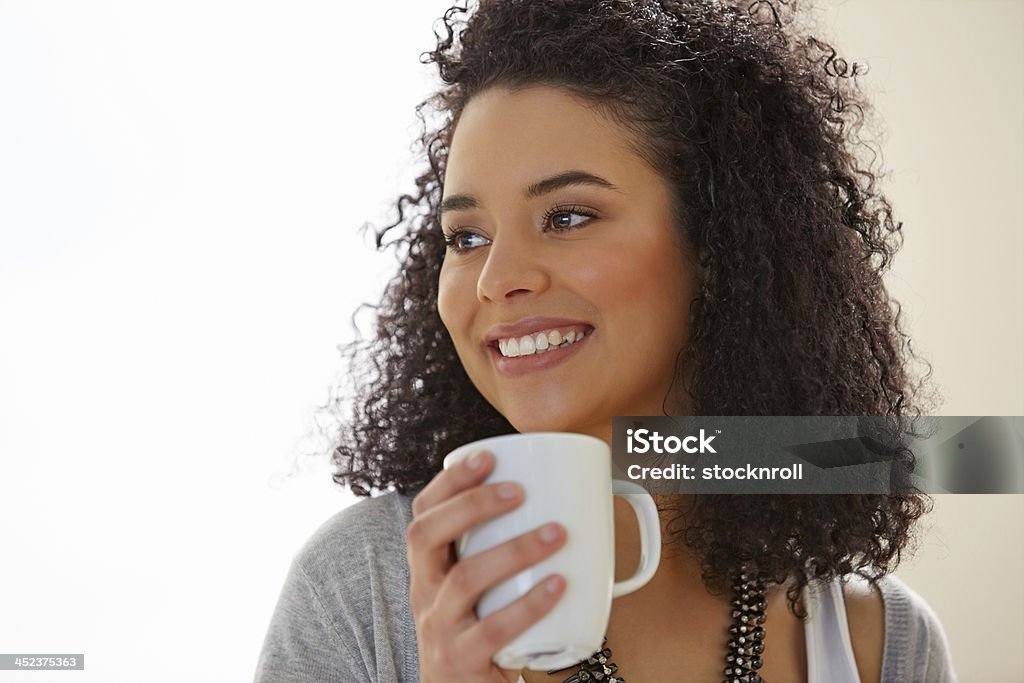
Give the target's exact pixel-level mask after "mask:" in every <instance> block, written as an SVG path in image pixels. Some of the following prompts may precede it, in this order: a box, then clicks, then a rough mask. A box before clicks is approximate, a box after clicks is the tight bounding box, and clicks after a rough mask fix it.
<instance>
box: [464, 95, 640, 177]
mask: <svg viewBox="0 0 1024 683" xmlns="http://www.w3.org/2000/svg"><path fill="white" fill-rule="evenodd" d="M567 168H579V169H585V170H587V171H590V172H596V173H598V174H599V175H602V176H604V177H608V176H615V177H616V178H618V180H619V181H622V180H623V179H625V178H626V177H629V176H631V175H634V174H637V173H641V174H643V173H644V172H646V173H647V174H649V173H651V170H650V169H649V167H647V166H646V164H645V162H644V161H643V160H642V159H641V158H640V157H639V156H638V155H637V154H636V153H635V151H634V150H633V148H632V146H631V139H630V137H629V135H628V134H627V132H626V131H625V130H624V129H623V128H622V126H621V125H620V124H618V123H616V122H615V121H614V120H613V119H611V118H610V117H609V116H608V115H607V114H605V113H604V112H602V111H601V110H600V109H599V108H598V107H596V106H594V105H592V104H591V103H588V102H586V101H585V100H582V99H580V98H578V97H575V96H573V95H570V94H568V93H567V92H565V91H563V90H559V89H557V88H552V87H548V86H532V87H528V88H524V89H519V90H510V89H508V88H503V87H495V88H490V89H488V90H485V91H484V92H482V93H480V94H478V95H476V96H474V97H473V98H472V99H471V100H470V101H469V102H468V103H467V104H466V106H465V108H464V109H463V111H462V115H461V117H460V119H459V122H458V124H457V125H456V128H455V133H454V135H453V136H452V144H451V148H450V150H449V154H448V164H447V169H446V173H445V194H449V193H450V192H456V191H457V192H466V191H472V190H474V189H480V188H478V187H476V186H478V185H481V184H486V183H489V182H491V181H494V182H499V183H503V184H507V183H514V186H515V187H516V188H519V187H523V186H526V185H528V184H529V183H531V182H534V181H535V180H536V179H537V178H539V177H545V176H548V175H551V174H553V173H558V172H561V171H564V170H565V169H567ZM609 180H612V182H613V183H616V184H619V183H617V182H616V181H615V180H613V179H612V178H609Z"/></svg>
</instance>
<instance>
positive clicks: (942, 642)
mask: <svg viewBox="0 0 1024 683" xmlns="http://www.w3.org/2000/svg"><path fill="white" fill-rule="evenodd" d="M878 587H879V588H880V589H881V593H882V599H883V601H884V602H885V660H884V663H883V666H884V669H883V672H884V673H885V675H884V676H883V683H887V681H889V680H914V681H926V682H927V683H932V682H940V681H941V682H946V681H955V680H956V674H955V673H954V671H953V663H952V659H951V657H950V652H949V643H948V642H947V641H946V633H945V631H943V629H942V622H940V621H939V618H938V616H936V614H935V611H934V610H933V609H932V608H931V605H929V604H928V603H927V602H926V601H925V599H924V598H922V597H921V596H920V595H918V594H917V593H916V592H914V591H913V590H912V589H911V588H910V587H909V586H907V584H905V583H904V582H903V581H902V580H900V579H899V578H897V577H895V576H891V575H890V576H886V577H884V578H882V579H881V580H880V581H879V582H878ZM890 674H891V676H890Z"/></svg>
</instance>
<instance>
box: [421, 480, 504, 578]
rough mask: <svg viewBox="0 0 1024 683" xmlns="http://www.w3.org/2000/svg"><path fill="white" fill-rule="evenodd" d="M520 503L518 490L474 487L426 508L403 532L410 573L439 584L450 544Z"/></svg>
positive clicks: (447, 564) (447, 565)
mask: <svg viewBox="0 0 1024 683" xmlns="http://www.w3.org/2000/svg"><path fill="white" fill-rule="evenodd" d="M522 500H523V489H522V486H520V485H519V484H517V483H515V482H502V483H499V484H487V485H485V486H475V487H473V488H471V489H469V490H468V491H462V492H461V493H458V494H456V495H455V496H454V497H452V498H449V499H448V500H445V501H444V502H442V503H440V504H439V505H435V506H434V507H432V508H430V509H429V510H427V511H426V512H424V513H423V514H422V515H420V516H419V517H417V518H415V519H413V520H412V522H411V523H410V524H409V527H408V528H407V529H406V543H407V544H408V553H409V568H410V570H411V571H416V572H419V573H420V575H421V576H422V577H425V578H426V579H427V580H428V581H436V582H438V583H440V582H441V580H442V579H443V578H444V575H445V574H446V573H447V572H448V569H449V568H450V567H451V566H452V557H451V544H452V543H453V542H454V541H455V540H456V539H457V538H459V537H460V536H461V535H462V534H464V533H466V532H467V531H469V530H470V529H472V528H474V527H477V526H480V525H481V524H483V523H484V522H486V521H487V520H489V519H492V518H494V517H497V516H498V515H501V514H504V513H506V512H508V511H510V510H512V509H513V508H515V507H516V506H518V505H519V504H520V503H521V502H522Z"/></svg>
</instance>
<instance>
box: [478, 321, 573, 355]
mask: <svg viewBox="0 0 1024 683" xmlns="http://www.w3.org/2000/svg"><path fill="white" fill-rule="evenodd" d="M584 335H585V330H584V328H578V329H576V328H574V329H570V330H566V331H565V333H564V334H563V333H562V332H559V331H558V330H543V331H541V332H535V333H534V334H528V335H526V336H523V337H509V338H507V339H499V340H498V350H499V351H501V355H502V356H504V357H505V358H516V357H518V356H532V355H534V354H539V353H547V352H548V351H554V350H555V349H564V348H565V347H567V346H570V345H572V344H576V343H578V342H579V341H580V340H581V339H583V337H584Z"/></svg>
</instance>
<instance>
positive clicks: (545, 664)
mask: <svg viewBox="0 0 1024 683" xmlns="http://www.w3.org/2000/svg"><path fill="white" fill-rule="evenodd" d="M482 450H486V451H490V452H491V453H493V454H494V460H495V466H494V471H493V472H491V475H490V476H489V477H488V478H487V480H486V483H493V482H501V481H514V482H518V483H519V484H520V485H521V486H522V487H523V490H524V492H525V499H524V501H523V503H522V504H521V505H520V506H519V507H518V508H516V509H515V510H512V511H511V512H508V513H506V514H504V515H501V516H500V517H497V518H495V519H492V520H490V521H489V522H486V523H484V524H482V525H480V526H479V527H477V528H475V529H473V530H472V531H470V532H469V533H467V534H465V535H464V536H463V537H462V539H461V540H460V542H459V544H458V547H457V552H458V555H459V557H460V558H464V557H469V556H470V555H475V554H476V553H479V552H483V551H484V550H487V549H488V548H492V547H494V546H496V545H499V544H501V543H504V542H505V541H508V540H510V539H512V538H515V537H516V536H519V535H521V534H524V533H527V532H528V531H531V530H533V529H536V528H538V527H540V526H543V525H544V524H547V523H549V522H558V523H560V524H561V525H562V526H563V527H565V529H566V531H567V533H568V538H567V541H566V544H565V546H563V547H562V548H561V549H559V550H558V551H557V552H556V553H555V554H554V555H552V556H551V557H549V558H547V559H545V560H543V561H541V562H539V563H537V564H535V565H533V566H532V567H528V568H527V569H525V570H523V571H521V572H520V573H519V574H516V575H515V576H514V577H512V578H510V579H507V580H506V581H503V582H502V583H500V584H498V585H497V586H495V587H494V588H493V589H491V590H490V591H488V592H487V593H485V594H484V596H483V597H482V598H481V600H480V602H479V603H478V604H477V608H476V611H477V616H478V617H479V618H480V619H483V618H484V617H486V616H487V615H489V614H491V613H492V612H495V611H496V610H499V609H501V608H502V607H504V606H506V605H508V604H509V603H511V602H512V601H514V600H516V599H517V598H519V597H520V596H522V595H524V594H526V592H527V591H529V590H530V589H531V588H533V586H535V585H536V584H537V583H539V582H540V581H542V580H543V579H545V578H546V577H548V576H549V575H551V574H556V573H557V574H561V575H562V576H564V577H565V578H566V580H567V586H566V591H565V594H564V595H563V596H562V598H561V599H560V600H559V601H558V604H556V605H555V607H554V609H552V610H551V612H549V613H548V614H547V615H545V616H544V618H542V619H541V620H540V621H538V622H537V623H536V624H534V625H533V626H531V627H530V628H529V629H528V630H527V631H526V632H524V633H523V634H522V635H520V636H519V637H518V638H516V639H515V640H514V641H512V642H511V643H509V644H508V645H507V646H505V647H504V648H502V650H501V651H500V652H498V654H497V655H496V656H495V658H494V661H495V663H497V664H498V666H501V667H503V668H506V669H523V668H527V669H537V670H548V669H559V668H562V667H566V666H570V665H572V664H575V663H576V662H579V661H580V660H582V659H585V658H587V657H589V656H590V655H592V654H593V653H594V652H595V651H597V650H599V649H601V643H602V640H603V638H604V635H605V631H606V629H607V627H608V617H609V615H610V613H611V602H612V598H617V597H619V596H621V595H626V594H628V593H632V592H633V591H635V590H637V589H638V588H641V587H642V586H643V585H644V584H646V583H647V582H648V581H650V579H651V577H652V576H654V572H655V571H656V570H657V568H658V562H659V561H660V560H661V527H660V524H659V521H658V510H657V508H656V507H655V505H654V500H653V499H652V498H651V496H650V494H649V493H647V491H645V490H644V489H643V487H641V486H638V485H637V484H634V483H632V482H627V481H622V480H618V479H614V480H613V479H612V478H611V452H610V451H609V449H608V445H607V444H606V443H605V442H603V441H601V440H600V439H596V438H594V437H591V436H584V435H582V434H568V433H559V432H534V433H527V434H509V435H506V436H497V437H493V438H490V439H482V440H480V441H475V442H473V443H469V444H466V445H465V446H460V447H459V448H457V449H455V450H454V451H452V452H451V453H449V454H448V455H447V456H446V457H445V459H444V466H445V469H447V468H449V467H451V466H452V465H454V464H455V463H457V462H459V461H460V460H462V459H463V458H465V457H468V456H469V455H471V454H472V453H475V452H477V451H482ZM613 495H616V496H618V495H621V496H623V497H624V498H625V499H626V501H628V502H629V504H630V505H631V506H632V507H633V510H634V511H635V512H636V516H637V519H638V521H639V527H640V564H639V566H638V567H637V570H636V573H635V574H634V575H633V576H632V577H630V578H629V579H627V580H625V581H620V582H617V583H616V582H615V523H614V516H613V512H612V510H613V502H612V496H613Z"/></svg>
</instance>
